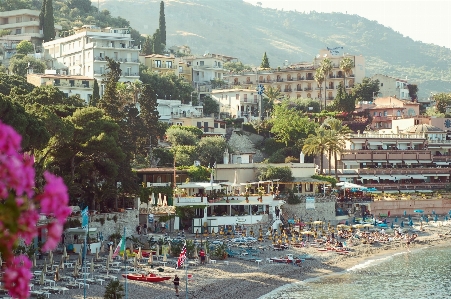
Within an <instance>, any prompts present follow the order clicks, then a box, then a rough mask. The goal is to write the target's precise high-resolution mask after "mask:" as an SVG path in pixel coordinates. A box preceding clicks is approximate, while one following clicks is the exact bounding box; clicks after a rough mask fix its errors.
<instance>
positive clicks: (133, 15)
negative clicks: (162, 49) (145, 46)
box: [93, 0, 451, 97]
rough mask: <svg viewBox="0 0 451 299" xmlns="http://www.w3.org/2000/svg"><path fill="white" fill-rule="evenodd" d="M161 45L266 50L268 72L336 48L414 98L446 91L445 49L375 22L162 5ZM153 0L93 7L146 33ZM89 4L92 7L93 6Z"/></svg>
mask: <svg viewBox="0 0 451 299" xmlns="http://www.w3.org/2000/svg"><path fill="white" fill-rule="evenodd" d="M164 2H165V15H166V27H167V41H168V42H167V47H171V46H173V45H188V46H189V47H190V48H191V49H192V52H193V53H196V54H203V53H205V52H210V53H218V54H225V55H229V56H233V57H236V58H238V59H239V60H240V61H242V62H243V63H245V64H252V65H257V66H258V65H259V64H260V62H261V58H262V56H263V53H264V52H266V53H267V55H268V57H269V61H270V65H271V67H273V68H276V67H278V66H282V65H283V63H284V62H285V60H288V62H289V63H297V62H302V61H312V60H313V58H314V57H315V55H316V54H317V53H318V52H319V50H321V49H324V48H326V47H336V46H340V47H344V52H346V53H350V54H352V55H363V56H364V57H365V60H366V74H367V76H371V75H373V74H376V73H380V74H385V75H389V76H393V77H397V78H403V79H404V78H406V76H407V78H408V80H409V82H410V83H414V84H419V89H420V90H419V95H420V97H426V96H428V95H429V94H430V93H431V92H445V91H447V90H450V89H451V49H448V48H445V47H440V46H437V45H432V44H425V43H422V42H419V41H414V40H412V39H411V38H410V37H406V36H403V35H402V34H400V33H399V32H395V31H393V30H392V29H391V28H389V27H385V26H383V25H381V24H379V23H377V22H376V21H371V20H368V19H365V18H363V17H360V16H357V15H348V14H343V13H317V12H309V13H302V12H296V11H281V10H276V9H270V8H261V7H257V6H253V5H252V4H250V3H246V2H244V1H242V0H222V1H211V0H166V1H164ZM159 3H160V0H147V1H132V0H103V1H101V2H100V9H101V10H102V9H108V10H109V11H110V12H111V14H112V15H114V16H121V17H123V18H125V19H127V20H129V21H130V24H131V26H132V27H133V28H134V29H137V30H139V31H140V32H141V33H144V34H152V33H153V32H154V31H155V29H156V28H157V27H158V16H159ZM95 4H97V3H95V2H93V5H95Z"/></svg>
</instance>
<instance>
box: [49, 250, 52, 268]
mask: <svg viewBox="0 0 451 299" xmlns="http://www.w3.org/2000/svg"><path fill="white" fill-rule="evenodd" d="M49 256H50V258H49V264H50V266H52V265H53V251H51V250H50V252H49Z"/></svg>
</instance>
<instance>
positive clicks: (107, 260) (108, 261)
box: [106, 259, 110, 275]
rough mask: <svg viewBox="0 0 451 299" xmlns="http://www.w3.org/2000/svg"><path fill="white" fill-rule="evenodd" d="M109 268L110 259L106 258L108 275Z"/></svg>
mask: <svg viewBox="0 0 451 299" xmlns="http://www.w3.org/2000/svg"><path fill="white" fill-rule="evenodd" d="M109 270H110V259H106V275H108V272H109Z"/></svg>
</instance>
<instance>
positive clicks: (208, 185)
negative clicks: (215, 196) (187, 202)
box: [177, 182, 222, 190]
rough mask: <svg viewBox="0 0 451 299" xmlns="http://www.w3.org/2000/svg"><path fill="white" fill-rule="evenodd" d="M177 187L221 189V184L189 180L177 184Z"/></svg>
mask: <svg viewBox="0 0 451 299" xmlns="http://www.w3.org/2000/svg"><path fill="white" fill-rule="evenodd" d="M177 187H178V188H179V189H189V188H200V189H205V190H221V189H222V186H221V185H220V184H217V183H208V182H202V183H200V182H189V183H183V184H181V185H178V186H177Z"/></svg>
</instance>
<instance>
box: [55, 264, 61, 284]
mask: <svg viewBox="0 0 451 299" xmlns="http://www.w3.org/2000/svg"><path fill="white" fill-rule="evenodd" d="M59 280H60V272H59V267H56V271H55V282H57V281H59Z"/></svg>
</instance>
